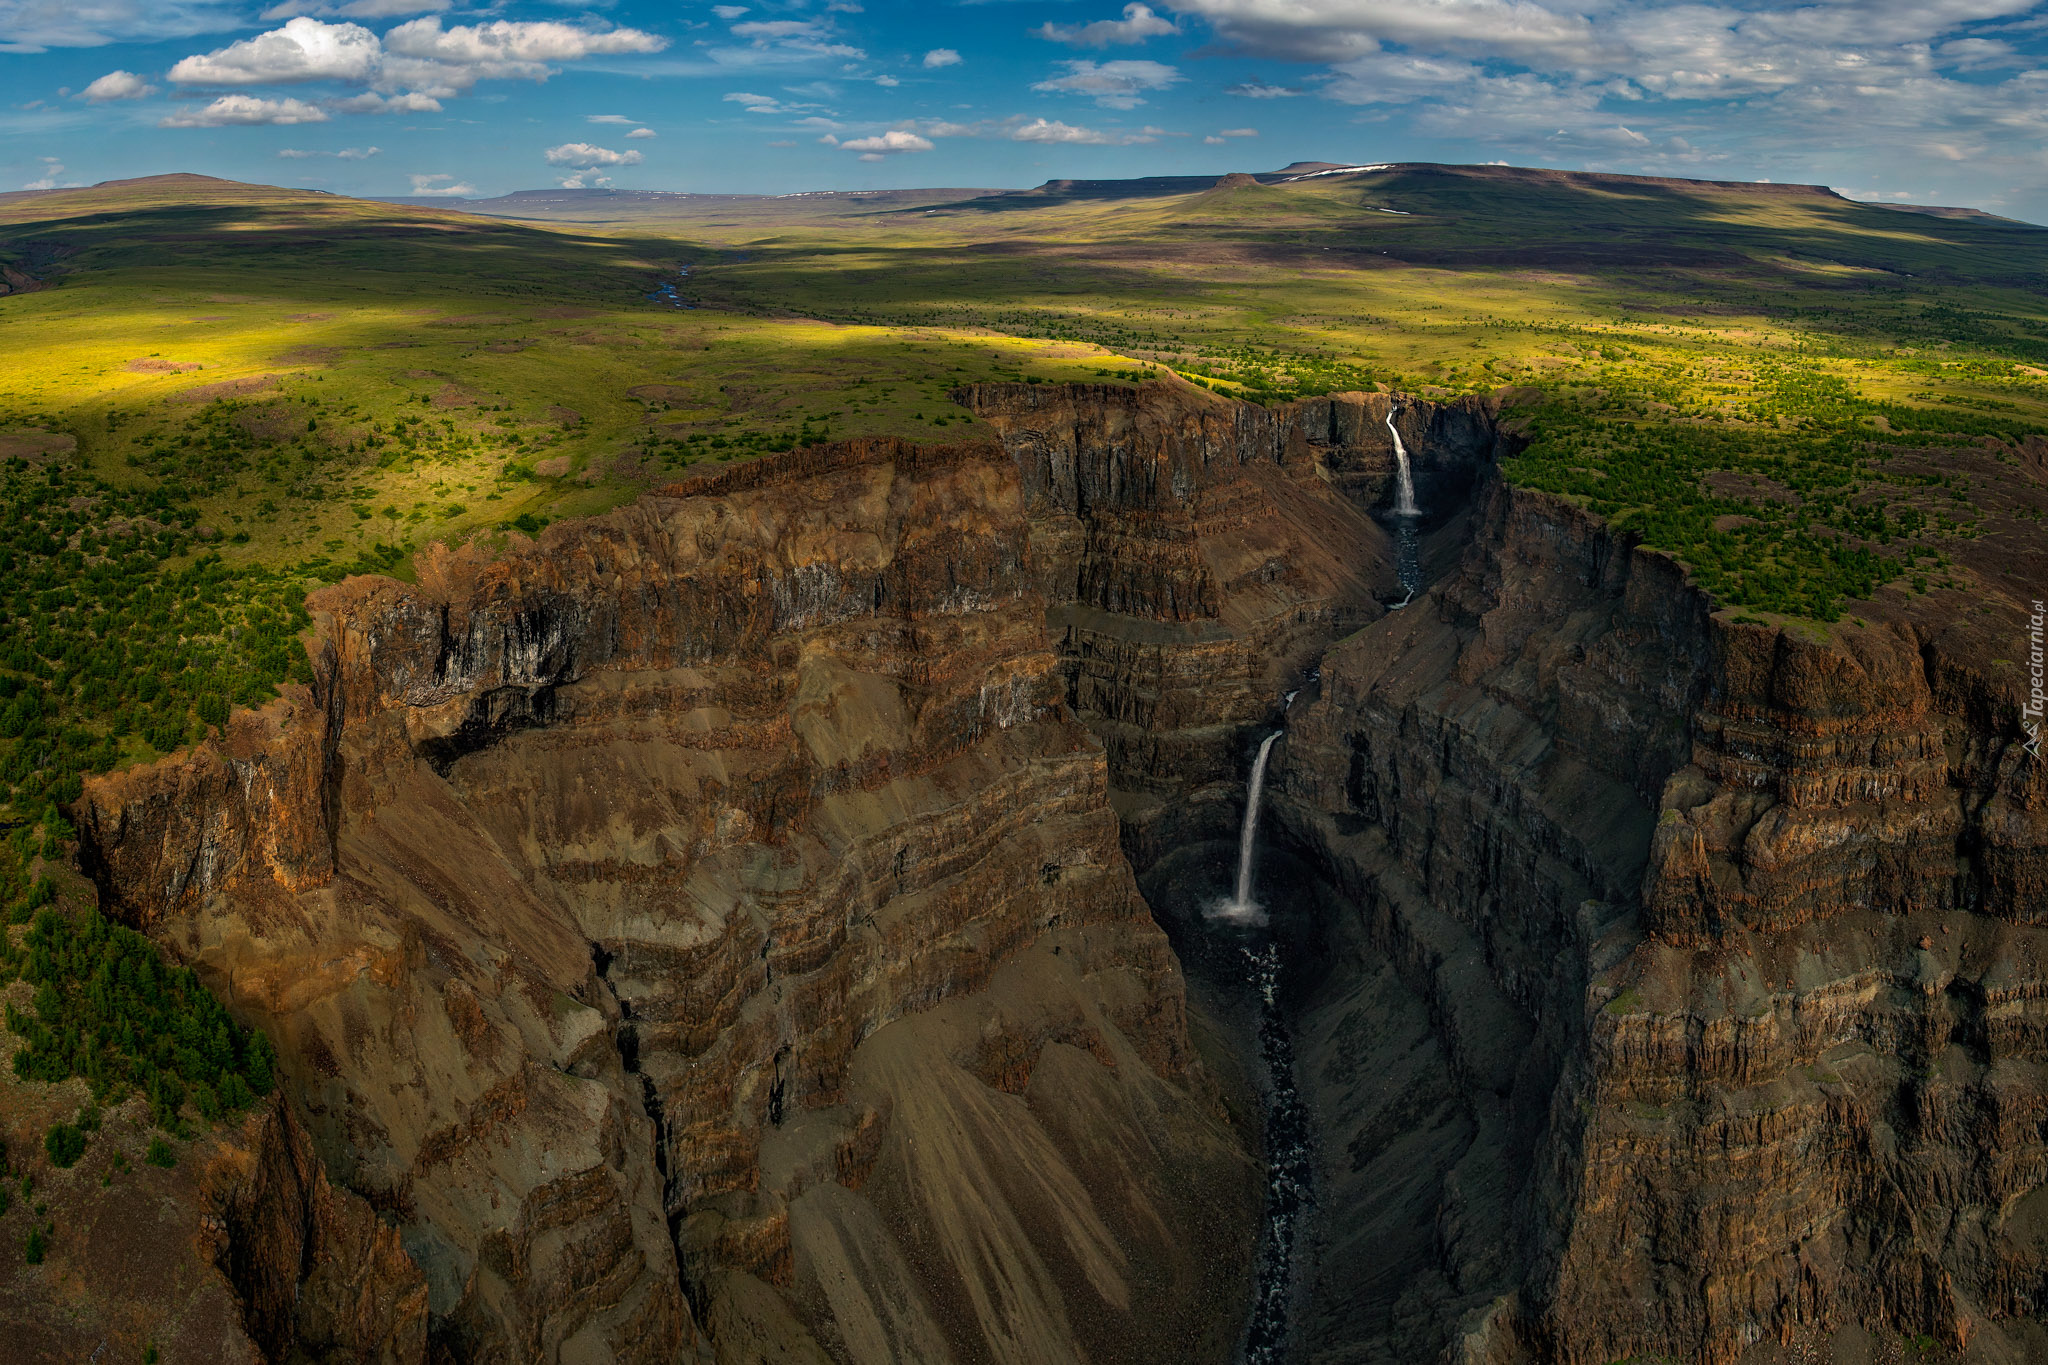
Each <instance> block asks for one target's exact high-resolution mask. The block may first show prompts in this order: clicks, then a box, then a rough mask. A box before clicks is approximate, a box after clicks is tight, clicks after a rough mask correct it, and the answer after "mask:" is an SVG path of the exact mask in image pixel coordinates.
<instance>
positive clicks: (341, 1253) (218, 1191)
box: [200, 1098, 427, 1365]
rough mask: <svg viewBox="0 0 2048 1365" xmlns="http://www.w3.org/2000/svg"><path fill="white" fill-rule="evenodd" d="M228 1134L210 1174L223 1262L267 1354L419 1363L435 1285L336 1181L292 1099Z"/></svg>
mask: <svg viewBox="0 0 2048 1365" xmlns="http://www.w3.org/2000/svg"><path fill="white" fill-rule="evenodd" d="M235 1137H236V1139H237V1140H234V1141H229V1142H225V1143H222V1144H221V1146H220V1148H219V1150H218V1151H216V1152H215V1153H214V1155H213V1157H212V1159H211V1160H210V1161H209V1162H208V1163H207V1166H206V1169H205V1173H204V1174H203V1176H202V1177H201V1182H200V1185H201V1192H202V1199H203V1202H204V1204H205V1206H206V1207H207V1208H208V1209H209V1214H208V1216H207V1217H206V1218H205V1219H204V1220H203V1221H204V1227H205V1229H206V1231H207V1233H208V1234H210V1236H209V1240H210V1242H211V1244H212V1250H213V1259H214V1263H215V1264H216V1265H217V1266H218V1267H219V1268H220V1270H221V1272H222V1273H223V1274H224V1275H226V1276H227V1277H228V1281H229V1283H230V1284H232V1285H233V1286H234V1288H235V1292H236V1295H237V1297H238V1298H239V1299H240V1300H241V1304H242V1320H243V1324H244V1326H245V1327H246V1329H247V1331H248V1333H249V1336H250V1338H251V1340H252V1341H253V1342H254V1343H255V1345H256V1346H257V1347H259V1348H260V1349H261V1351H262V1353H263V1356H264V1358H265V1359H268V1360H286V1359H290V1358H292V1357H293V1356H294V1355H295V1354H296V1355H302V1356H309V1357H311V1358H313V1359H337V1360H359V1361H374V1362H378V1365H417V1362H420V1361H423V1360H425V1359H426V1346H427V1285H426V1280H425V1279H424V1278H423V1277H422V1276H421V1274H420V1272H419V1268H418V1267H417V1266H415V1265H414V1264H413V1262H412V1259H411V1258H410V1257H408V1256H407V1255H406V1254H405V1250H404V1248H403V1247H401V1246H400V1245H399V1238H398V1233H397V1232H396V1230H394V1229H392V1228H390V1227H387V1226H385V1225H384V1224H383V1223H382V1222H380V1221H379V1220H378V1218H377V1215H376V1213H375V1212H374V1211H373V1210H372V1209H371V1208H370V1206H369V1205H368V1204H366V1203H365V1202H364V1201H363V1200H362V1199H361V1198H360V1197H358V1196H356V1195H353V1194H350V1193H348V1192H347V1191H345V1190H339V1189H336V1188H335V1187H334V1185H333V1184H332V1182H330V1181H329V1180H328V1178H327V1172H326V1171H325V1170H324V1169H323V1168H322V1167H321V1165H320V1162H319V1159H318V1158H317V1157H316V1156H315V1155H314V1153H313V1143H312V1140H311V1139H310V1138H309V1137H308V1136H307V1135H306V1130H305V1129H304V1128H303V1127H302V1126H301V1125H300V1124H299V1122H298V1120H297V1118H296V1116H295V1115H294V1114H293V1112H292V1107H291V1104H290V1102H289V1101H288V1100H285V1099H282V1098H279V1099H277V1100H273V1101H272V1102H271V1103H270V1104H268V1105H266V1106H264V1108H262V1109H261V1110H259V1111H258V1112H257V1113H256V1114H255V1115H254V1116H252V1117H251V1118H249V1119H248V1120H247V1121H245V1122H244V1123H243V1125H242V1128H241V1131H240V1133H238V1134H236V1135H235Z"/></svg>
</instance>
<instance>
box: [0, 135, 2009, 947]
mask: <svg viewBox="0 0 2048 1365" xmlns="http://www.w3.org/2000/svg"><path fill="white" fill-rule="evenodd" d="M963 196H965V197H963ZM486 207H491V208H493V211H494V212H495V211H498V210H499V207H500V206H486ZM520 211H522V212H525V213H528V214H529V215H531V216H529V217H527V218H525V219H522V220H518V221H514V220H510V219H507V218H502V217H489V216H481V215H477V214H468V213H463V212H459V211H456V210H453V209H448V208H439V207H423V206H400V205H388V204H379V203H370V202H365V201H357V200H348V199H340V198H335V197H332V196H327V195H321V194H313V193H304V192H296V191H288V190H278V189H269V188H264V187H257V186H242V185H235V184H230V183H227V182H221V181H212V180H206V179H203V178H199V177H164V178H158V179H155V180H150V181H142V182H132V183H129V184H126V185H115V186H107V187H99V188H95V189H91V190H79V191H57V192H52V193H47V194H26V195H12V196H0V265H4V266H6V267H8V268H9V269H10V270H12V271H14V272H15V273H16V275H17V276H21V275H27V276H32V277H36V278H39V279H40V280H41V282H42V285H43V287H41V288H38V289H32V290H29V291H25V292H15V293H12V294H10V295H7V296H5V297H0V499H4V502H5V508H4V512H5V516H4V523H0V535H4V538H5V539H4V544H0V609H4V611H5V614H6V631H5V642H4V643H0V798H4V799H5V802H6V806H5V811H7V812H11V813H12V814H11V816H10V817H8V818H12V819H15V820H17V821H20V822H21V823H20V825H19V826H18V828H17V834H18V835H19V836H20V839H19V840H18V842H20V841H28V840H32V839H34V838H39V837H40V835H36V834H33V833H32V832H31V831H32V830H34V829H43V828H52V827H55V825H54V815H53V813H52V812H53V808H54V807H56V806H61V805H62V804H63V803H64V802H65V801H66V800H68V799H69V798H70V797H71V796H72V795H74V794H75V791H76V789H77V782H78V774H79V773H80V772H81V771H91V770H104V769H106V768H110V767H114V766H118V765H121V764H124V763H128V762H133V761H136V760H139V759H145V758H148V757H150V756H152V755H154V754H158V753H163V752H168V751H170V750H173V749H175V748H177V747H179V746H180V745H182V744H184V743H187V742H190V741H191V740H192V739H193V738H195V737H197V736H198V735H200V734H202V733H203V732H204V731H205V729H206V728H207V727H209V726H212V725H217V724H219V723H220V719H221V718H222V717H223V716H224V715H225V714H226V712H227V710H228V709H230V708H231V707H233V706H235V705H245V704H253V703H256V702H260V701H261V700H262V699H263V698H264V697H265V696H267V695H268V694H269V691H270V688H271V686H272V685H273V684H274V683H276V682H278V681H281V680H283V679H284V678H286V677H289V676H291V675H292V673H293V672H294V671H295V670H300V671H302V669H303V665H302V664H301V663H299V662H298V661H297V656H296V651H295V645H294V644H293V639H294V637H295V636H296V634H297V633H298V631H299V630H301V629H303V627H304V624H305V618H304V613H303V608H302V606H301V601H302V599H303V596H304V594H305V592H306V591H307V589H308V588H310V587H312V586H314V585H316V584H318V583H320V582H324V581H329V580H332V579H334V578H337V577H340V576H342V575H344V574H346V573H350V572H359V571H379V572H388V573H396V574H399V575H403V574H405V573H406V572H407V566H408V563H409V558H410V555H411V554H412V552H413V551H414V550H416V549H417V548H419V547H420V546H422V545H424V544H426V543H428V542H429V541H432V540H466V539H472V538H479V537H481V538H484V539H486V540H489V541H493V542H502V540H503V539H504V538H505V537H508V536H513V535H521V534H531V533H532V532H534V531H537V530H538V529H539V528H540V527H541V526H543V525H545V524H546V523H547V522H548V521H550V520H553V519H557V518H561V517H572V516H580V515H586V514H589V513H593V512H597V511H600V510H602V509H604V508H606V507H609V506H612V505H615V504H617V503H619V502H621V501H623V500H626V499H630V498H632V497H633V496H635V495H636V494H637V493H638V492H639V491H640V490H642V489H644V488H647V487H649V486H655V485H658V484H661V483H664V482H667V481H669V480H672V479H674V478H677V477H680V476H682V475H683V474H684V473H685V472H686V471H687V470H688V469H689V468H690V467H691V466H693V465H700V464H705V463H712V462H724V461H731V460H736V459H746V458H750V457H752V456H754V455H756V454H759V453H762V452H765V451H771V450H779V449H787V448H790V447H792V446H796V445H801V444H805V443H809V442H812V441H816V440H822V439H828V438H835V437H841V436H853V435H866V434H883V433H889V434H900V435H905V436H911V437H916V438H919V439H925V440H944V439H949V438H953V437H958V436H962V435H967V434H969V433H970V432H971V430H972V428H973V425H974V424H973V419H972V418H970V417H969V416H968V415H967V414H965V413H964V412H962V411H961V410H960V409H959V408H957V407H956V406H954V405H953V404H952V403H951V402H950V400H949V399H948V398H947V393H948V391H949V390H950V389H951V388H952V387H953V386H954V385H956V384H958V383H961V382H965V381H970V380H982V379H997V378H1009V379H1031V380H1043V381H1061V380H1073V379H1091V380H1098V381H1099V380H1110V381H1116V382H1138V381H1142V380H1145V379H1148V378H1153V377H1157V376H1159V375H1160V374H1162V373H1163V372H1165V371H1168V370H1171V371H1173V372H1176V373H1178V374H1180V375H1182V376H1185V377H1187V378H1188V379H1190V380H1192V381H1193V382H1196V383H1199V384H1203V385H1205V386H1207V387H1209V388H1212V389H1215V390H1217V391H1219V392H1223V393H1227V394H1231V395H1234V396H1239V397H1244V398H1247V399H1250V400H1253V401H1259V402H1275V401H1281V400H1285V399H1288V398H1292V397H1296V396H1300V395H1303V394H1312V393H1324V392H1332V391H1341V390H1348V389H1360V388H1367V389H1369V388H1374V387H1378V388H1391V389H1394V390H1397V391H1402V392H1419V393H1423V394H1428V395H1446V394H1456V393H1463V392H1493V391H1500V390H1512V391H1516V392H1518V393H1519V394H1520V395H1521V397H1522V399H1523V401H1525V402H1526V403H1527V405H1528V406H1527V414H1526V417H1525V420H1526V422H1527V424H1528V427H1529V431H1530V434H1531V436H1532V438H1533V441H1532V444H1531V445H1530V447H1529V449H1528V450H1527V451H1526V452H1525V453H1524V454H1523V455H1522V456H1520V457H1519V458H1518V459H1517V460H1516V461H1515V462H1514V464H1513V466H1512V468H1511V470H1510V473H1511V476H1512V477H1515V478H1518V479H1520V480H1522V481H1524V482H1527V483H1530V484H1533V485H1536V486H1541V487H1545V488H1549V489H1551V490H1553V491H1556V492H1558V493H1561V494H1563V495H1565V496H1568V497H1572V498H1575V499H1578V500H1580V501H1582V502H1584V503H1586V504H1587V505H1588V506H1591V507H1593V508H1594V509H1595V510H1597V511H1599V512H1601V513H1603V514H1604V515H1607V516H1609V517H1611V518H1614V519H1616V520H1618V521H1621V522H1622V523H1624V524H1626V525H1628V526H1630V527H1631V528H1632V529H1634V530H1635V531H1637V532H1638V533H1639V534H1640V535H1642V536H1643V537H1644V538H1645V539H1646V540H1647V541H1649V542H1650V543H1653V544H1658V545H1660V546H1662V547H1664V548H1667V549H1669V550H1671V551H1672V552H1674V553H1676V554H1678V555H1680V556H1681V557H1682V558H1683V559H1684V560H1685V561H1686V562H1687V564H1688V565H1689V566H1691V567H1692V569H1693V571H1694V573H1695V574H1696V576H1698V577H1699V578H1700V580H1701V581H1702V583H1703V584H1704V585H1705V586H1707V587H1708V588H1709V589H1710V590H1711V591H1713V592H1714V593H1715V594H1716V595H1717V596H1719V597H1720V598H1721V600H1723V601H1724V602H1726V603H1727V604H1728V605H1729V606H1730V607H1732V608H1736V609H1741V610H1746V611H1753V612H1760V613H1765V614H1770V613H1776V614H1778V615H1780V616H1792V617H1804V618H1810V619H1814V620H1818V621H1823V622H1824V621H1827V620H1830V619H1833V618H1834V617H1835V616H1837V615H1839V614H1840V613H1841V612H1842V611H1843V610H1844V609H1845V604H1847V603H1852V602H1854V601H1856V600H1861V599H1864V598H1867V597H1868V596H1869V595H1870V594H1871V593H1872V592H1873V591H1875V590H1876V589H1877V588H1878V587H1880V586H1882V585H1884V584H1886V583H1906V584H1909V585H1912V586H1913V588H1914V589H1915V590H1919V591H1928V590H1935V589H1938V588H1940V587H1941V586H1943V585H1944V584H1950V583H1952V582H1953V581H1954V580H1953V578H1952V576H1951V575H1952V574H1953V572H1954V555H1953V554H1952V551H1953V549H1954V548H1955V545H1956V543H1957V542H1959V541H1961V540H1965V539H1971V538H1977V537H1982V536H1984V535H1986V534H1994V535H1995V534H2002V533H2005V531H2007V530H2009V529H2010V528H2007V527H2004V525H2003V523H2001V522H1999V521H1997V519H1996V518H1995V517H1994V518H1992V519H1991V520H1990V521H1987V509H1986V508H1985V507H1983V506H1979V505H1978V503H1977V501H1974V500H1973V497H1972V493H1971V490H1970V487H1969V486H1968V485H1969V481H1968V480H1967V479H1966V478H1958V477H1953V476H1945V475H1944V474H1942V473H1941V472H1940V471H1939V470H1938V469H1930V468H1929V467H1928V465H1927V461H1926V459H1925V458H1924V457H1923V458H1917V462H1908V463H1909V464H1910V466H1911V467H1910V469H1909V468H1908V467H1907V464H1901V463H1899V459H1898V457H1899V453H1900V452H1901V451H1904V450H1908V449H1910V450H1914V451H1919V452H1922V453H1923V456H1924V452H1925V451H1927V450H1929V449H1934V450H1937V451H1938V450H1939V449H1941V448H1944V447H1945V446H1947V447H1958V446H1968V447H1972V448H1975V447H1977V446H1980V445H1985V444H1986V443H1987V442H1988V443H1990V444H1992V445H1997V446H1999V447H2000V448H2001V449H2003V448H2005V447H2007V446H2017V444H2018V443H2019V442H2020V441H2022V440H2023V439H2024V438H2025V437H2026V436H2027V435H2028V434H2030V433H2035V432H2048V296H2044V292H2043V291H2044V273H2043V272H2044V267H2048V231H2044V230H2042V229H2037V228H2031V227H2027V226H2023V225H2016V224H2009V223H2004V222H2002V221H2000V220H1995V219H1988V218H1983V217H1981V216H1980V217H1976V218H1969V217H1964V218H1943V217H1935V216H1929V215H1924V214H1913V213H1906V212H1900V211H1895V210H1888V209H1883V208H1876V207H1870V206H1865V205H1857V204H1851V203H1848V202H1847V201H1843V200H1840V199H1837V198H1834V197H1832V196H1828V195H1825V194H1819V193H1815V192H1812V191H1809V190H1806V189H1803V188H1801V187H1788V186H1722V187H1716V186H1705V185H1682V184H1674V183H1671V182H1638V181H1623V180H1613V179H1608V180H1603V179H1599V178H1592V177H1570V176H1560V175H1553V174H1549V173H1542V172H1522V171H1507V170H1495V169H1491V168H1436V167H1393V168H1388V169H1386V170H1383V171H1375V172H1371V173H1366V174H1357V175H1343V176H1325V177H1319V178H1313V179H1307V180H1300V181H1294V182H1290V183H1287V184H1283V185H1274V186H1257V185H1254V186H1243V187H1234V188H1228V189H1224V188H1218V189H1213V190H1207V191H1202V192H1198V193H1192V194H1174V195H1161V196H1152V197H1137V198H1128V197H1126V198H1091V197H1088V196H1087V195H1086V194H1060V193H1018V194H996V195H989V194H980V193H977V192H966V191H962V192H958V193H955V194H951V195H949V194H946V193H941V192H933V193H931V194H926V195H915V194H904V193H897V194H890V195H857V194H848V195H817V196H796V197H791V198H784V199H763V198H751V199H750V198H729V199H728V198H710V197H705V198H681V199H678V198H673V197H670V198H661V199H654V198H644V199H643V198H636V197H634V196H610V197H607V196H593V197H589V198H585V199H577V198H571V197H564V198H561V199H557V200H552V201H547V202H544V203H540V204H529V205H526V206H524V207H523V208H522V209H521V210H520ZM2015 515H2016V514H2015ZM2027 529H2031V528H2027ZM24 846H26V845H25V844H24ZM18 866H19V865H17V871H18ZM9 878H11V879H12V880H11V882H9V884H7V885H4V886H0V892H5V893H6V894H8V895H10V896H12V897H14V898H15V901H16V903H17V906H18V905H19V903H20V898H21V897H23V896H25V895H26V894H27V885H26V883H24V882H23V881H22V879H21V877H20V876H19V875H17V874H16V873H15V872H10V871H8V870H7V869H6V868H5V867H0V880H6V879H9ZM17 913H18V914H19V913H23V912H21V911H20V910H19V909H17Z"/></svg>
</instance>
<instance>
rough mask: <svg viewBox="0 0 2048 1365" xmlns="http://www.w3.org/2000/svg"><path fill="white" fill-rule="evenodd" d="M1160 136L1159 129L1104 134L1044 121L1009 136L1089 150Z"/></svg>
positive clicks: (1014, 139) (1020, 126)
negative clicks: (1081, 147)
mask: <svg viewBox="0 0 2048 1365" xmlns="http://www.w3.org/2000/svg"><path fill="white" fill-rule="evenodd" d="M1159 135H1160V130H1158V129H1156V128H1147V129H1146V130H1145V131H1143V132H1141V133H1121V132H1104V131H1102V130H1100V129H1096V128H1081V127H1077V126H1075V125H1074V124H1071V123H1060V122H1058V121H1056V120H1049V119H1042V118H1038V119H1032V120H1031V121H1030V122H1029V123H1020V124H1018V125H1016V126H1015V127H1013V128H1011V129H1010V130H1009V131H1008V133H1007V134H1006V136H1007V137H1008V138H1009V139H1010V140H1011V141H1012V142H1053V143H1064V144H1068V145H1073V146H1085V147H1129V146H1131V145H1133V144H1135V143H1141V142H1153V141H1156V140H1158V138H1159Z"/></svg>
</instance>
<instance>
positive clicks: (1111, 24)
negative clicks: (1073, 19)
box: [1033, 5, 1180, 47]
mask: <svg viewBox="0 0 2048 1365" xmlns="http://www.w3.org/2000/svg"><path fill="white" fill-rule="evenodd" d="M1033 32H1035V33H1036V34H1038V36H1039V37H1041V38H1046V39H1049V40H1051V41H1052V42H1055V43H1066V44H1067V45H1069V46H1071V47H1114V46H1116V45H1118V44H1121V43H1142V42H1144V41H1145V40H1146V39H1147V38H1159V37H1164V36H1165V35H1166V34H1169V33H1178V32H1180V24H1179V23H1178V22H1177V21H1175V20H1172V19H1165V18H1162V17H1160V16H1159V15H1157V14H1154V13H1153V12H1152V7H1151V6H1150V5H1125V6H1124V17H1123V18H1121V19H1097V20H1096V21H1095V22H1094V23H1092V24H1054V23H1045V24H1041V25H1039V26H1038V28H1036V29H1034V30H1033Z"/></svg>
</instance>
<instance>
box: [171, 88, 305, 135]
mask: <svg viewBox="0 0 2048 1365" xmlns="http://www.w3.org/2000/svg"><path fill="white" fill-rule="evenodd" d="M325 122H327V111H326V110H325V109H322V108H321V107H320V106H319V105H317V104H308V103H306V102H305V101H304V100H294V99H281V100H271V99H260V98H258V97H257V96H255V95H222V96H221V97H220V98H219V99H217V100H215V101H214V102H213V103H211V104H209V105H206V106H205V107H203V108H200V109H187V110H184V111H182V112H180V113H175V114H172V115H170V116H168V117H166V118H162V119H159V120H158V121H157V125H156V126H157V127H159V128H233V127H241V126H256V125H260V124H275V125H279V126H285V125H290V124H294V123H325Z"/></svg>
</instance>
